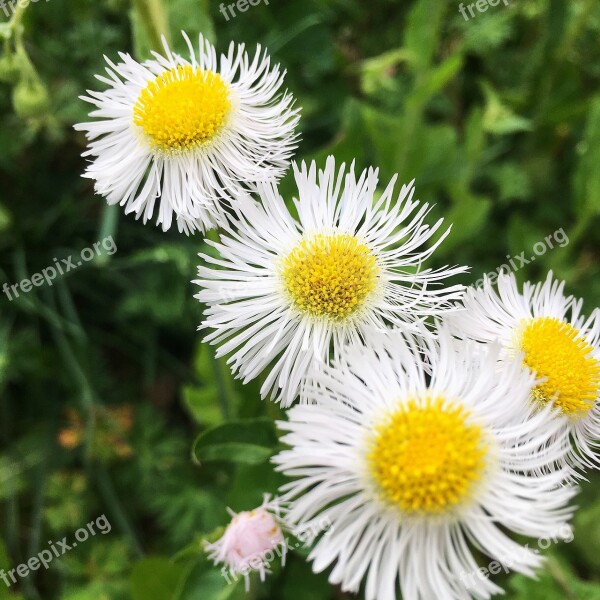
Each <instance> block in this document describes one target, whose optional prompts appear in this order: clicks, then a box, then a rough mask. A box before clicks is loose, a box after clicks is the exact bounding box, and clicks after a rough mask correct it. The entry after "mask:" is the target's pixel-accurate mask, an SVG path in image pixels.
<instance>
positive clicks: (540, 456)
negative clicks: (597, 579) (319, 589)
mask: <svg viewBox="0 0 600 600" xmlns="http://www.w3.org/2000/svg"><path fill="white" fill-rule="evenodd" d="M392 342H393V343H392ZM423 343H424V344H425V352H426V355H427V356H426V358H427V363H428V367H427V371H426V369H425V367H424V364H423V362H422V359H421V357H420V353H419V350H418V349H417V347H416V343H415V342H413V341H405V340H404V339H403V338H402V337H401V336H399V335H397V334H396V335H395V336H394V337H393V338H392V339H391V340H390V343H387V344H376V345H375V346H374V347H373V346H372V347H369V346H364V345H358V344H354V345H352V346H351V347H350V348H348V350H347V352H345V353H344V354H342V355H341V357H340V358H339V359H338V360H337V364H336V365H335V366H334V367H331V366H328V367H324V368H323V369H322V372H320V373H318V374H316V376H315V379H316V381H315V383H311V384H308V385H307V386H306V389H305V392H306V394H307V395H308V399H309V400H311V401H312V402H313V404H298V405H296V406H294V407H293V408H291V409H290V410H289V411H288V412H287V417H288V421H286V422H280V423H278V425H279V427H280V429H282V430H283V431H285V432H287V433H286V435H284V436H283V438H282V441H283V442H284V443H285V444H288V445H289V446H290V449H287V450H283V451H281V452H280V453H279V454H278V455H277V456H275V457H274V459H273V460H274V462H275V463H276V464H277V465H278V466H277V469H278V470H280V471H283V472H284V473H285V474H286V475H287V476H289V477H291V478H293V480H292V481H291V482H289V483H287V484H285V485H284V486H283V487H282V489H281V492H282V493H283V494H284V495H283V496H282V500H283V501H284V502H286V505H288V513H287V514H286V522H290V523H294V524H298V526H302V527H309V528H310V527H311V525H312V523H313V522H315V521H316V520H319V519H323V518H327V519H328V520H329V521H330V522H331V524H332V527H331V530H330V531H329V533H328V535H327V536H326V537H320V538H319V537H318V536H317V538H316V543H315V545H314V547H313V549H312V551H311V553H310V555H309V560H312V561H313V570H314V571H315V572H321V571H323V570H325V569H327V568H329V567H332V569H331V572H330V575H329V581H330V582H331V583H333V584H340V585H341V586H342V589H343V590H344V591H350V592H357V591H358V590H359V588H360V586H361V582H363V581H364V583H365V587H364V590H365V594H366V598H367V600H375V599H377V600H394V599H395V598H397V597H399V593H398V582H399V591H400V592H401V594H402V598H404V600H432V599H434V598H435V600H463V599H465V600H466V599H469V598H489V597H490V596H491V595H493V594H495V593H500V592H501V591H502V590H501V589H500V588H499V587H498V586H497V585H496V584H495V583H493V582H492V581H490V579H488V578H487V577H486V576H484V572H482V571H480V570H479V565H478V564H477V562H476V560H475V558H474V556H473V553H474V550H475V549H476V550H478V551H480V552H482V553H484V554H486V555H487V556H489V557H490V558H491V559H493V561H497V563H498V567H497V568H498V571H499V570H500V568H504V569H505V570H508V569H509V568H511V569H513V570H515V571H519V572H521V573H524V574H526V575H529V576H531V575H533V574H534V571H533V570H534V569H535V568H536V567H538V566H539V565H540V563H541V561H542V557H541V556H540V555H539V550H534V549H533V548H531V549H530V548H528V547H527V546H523V545H521V544H519V543H517V542H515V541H513V540H512V539H511V537H510V534H511V532H512V533H516V534H521V535H526V536H530V537H535V538H538V537H540V536H545V537H549V536H555V537H557V538H561V539H562V538H565V537H568V536H570V535H571V529H570V527H569V525H568V524H567V520H568V519H569V518H570V517H571V513H572V511H571V509H570V508H569V507H568V506H567V505H568V502H569V500H570V499H571V498H572V496H573V495H574V493H575V489H574V488H573V487H569V486H561V485H560V484H561V481H562V480H563V477H562V473H560V472H556V471H555V472H549V471H548V470H543V466H544V465H547V464H548V463H551V462H553V461H556V460H557V459H559V458H560V452H561V446H548V447H544V441H545V440H546V439H547V438H548V436H550V435H551V434H552V433H556V432H553V431H552V426H551V427H550V431H549V430H548V422H550V423H552V421H551V420H549V418H548V414H547V413H548V412H549V408H548V407H546V408H545V409H543V410H542V411H539V412H536V411H530V412H531V415H530V418H528V419H526V420H525V421H523V419H522V416H523V402H524V400H525V398H526V397H527V395H528V394H529V392H530V390H531V387H532V385H533V382H534V378H533V376H532V375H531V374H530V373H528V372H527V371H524V370H523V369H521V367H520V364H519V363H514V364H513V365H512V367H508V368H507V371H506V373H505V376H504V377H503V378H497V377H496V376H495V373H494V368H495V364H496V360H497V352H498V349H496V351H495V352H491V351H490V352H482V351H481V349H474V348H473V346H472V345H470V344H467V345H466V346H465V343H464V342H462V343H461V345H457V344H459V342H458V341H456V340H454V341H453V340H452V338H451V336H450V335H449V334H448V332H447V331H443V330H442V331H440V334H439V341H437V342H436V341H434V340H433V339H432V338H431V337H430V338H429V339H426V340H425V341H424V342H423ZM386 346H387V350H386V349H385V348H386ZM554 427H555V429H558V426H556V425H555V426H554ZM540 446H542V447H544V450H543V451H540V450H539V448H540ZM532 468H539V469H541V470H543V472H542V473H541V474H540V475H539V476H532V475H531V474H530V472H531V469H532ZM490 564H491V563H490ZM494 564H495V563H494ZM498 571H495V570H494V572H496V573H497V572H498Z"/></svg>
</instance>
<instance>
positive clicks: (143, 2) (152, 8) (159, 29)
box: [133, 0, 169, 50]
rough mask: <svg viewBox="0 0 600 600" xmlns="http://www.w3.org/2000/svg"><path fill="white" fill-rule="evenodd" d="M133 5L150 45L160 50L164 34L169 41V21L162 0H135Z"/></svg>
mask: <svg viewBox="0 0 600 600" xmlns="http://www.w3.org/2000/svg"><path fill="white" fill-rule="evenodd" d="M133 5H134V7H135V10H136V12H137V14H138V16H139V18H140V21H141V23H142V25H143V27H144V30H145V33H146V37H147V38H148V42H149V43H150V46H151V47H152V49H153V50H160V49H161V48H162V36H163V35H164V36H165V38H166V40H167V43H168V42H169V23H168V19H167V12H166V11H165V8H164V6H163V4H162V0H133Z"/></svg>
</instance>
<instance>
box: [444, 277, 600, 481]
mask: <svg viewBox="0 0 600 600" xmlns="http://www.w3.org/2000/svg"><path fill="white" fill-rule="evenodd" d="M564 286H565V284H564V282H559V281H557V280H555V279H554V278H553V276H552V273H551V272H550V273H549V274H548V277H547V279H546V281H545V282H544V283H543V284H542V283H538V284H536V285H532V284H531V283H526V284H525V285H524V286H523V292H522V293H521V292H519V289H518V286H517V281H516V278H515V276H514V274H511V275H506V274H501V275H500V276H499V277H498V286H497V291H496V290H495V289H494V287H493V286H492V284H491V282H490V280H489V279H486V280H485V282H484V284H483V286H482V287H480V288H477V289H470V290H469V291H468V293H467V294H466V295H465V298H464V308H465V309H466V310H464V311H459V312H456V313H454V314H453V315H452V318H451V319H449V320H448V323H449V325H450V326H451V327H452V330H453V332H454V334H455V335H457V336H460V337H468V338H471V339H474V340H477V341H479V342H496V341H497V342H499V343H500V344H501V345H502V346H503V348H504V350H505V356H507V357H509V358H510V357H512V356H513V355H515V354H517V353H522V356H523V358H522V361H523V365H525V366H526V367H528V368H529V369H531V370H532V371H533V372H534V373H535V374H536V375H537V377H538V379H539V380H540V382H539V384H538V385H536V387H535V388H534V389H533V392H532V393H531V395H530V396H529V398H528V402H529V403H531V404H532V405H533V406H545V405H546V404H552V405H553V407H554V408H555V412H554V416H555V419H556V420H557V422H558V423H560V424H561V425H562V428H563V429H564V430H565V431H567V432H569V433H570V434H571V438H572V440H573V442H574V448H573V449H572V450H571V452H569V453H568V454H567V456H566V460H567V462H568V464H569V465H571V466H572V467H573V468H574V469H575V470H576V472H575V473H574V474H573V475H574V476H577V471H579V470H581V469H584V468H586V467H595V468H597V467H598V466H599V465H600V456H599V455H598V448H599V447H600V312H599V311H598V309H596V310H594V311H593V312H592V314H591V315H590V317H589V318H586V317H584V316H583V315H582V314H581V308H582V304H583V300H576V299H574V298H573V296H565V295H564Z"/></svg>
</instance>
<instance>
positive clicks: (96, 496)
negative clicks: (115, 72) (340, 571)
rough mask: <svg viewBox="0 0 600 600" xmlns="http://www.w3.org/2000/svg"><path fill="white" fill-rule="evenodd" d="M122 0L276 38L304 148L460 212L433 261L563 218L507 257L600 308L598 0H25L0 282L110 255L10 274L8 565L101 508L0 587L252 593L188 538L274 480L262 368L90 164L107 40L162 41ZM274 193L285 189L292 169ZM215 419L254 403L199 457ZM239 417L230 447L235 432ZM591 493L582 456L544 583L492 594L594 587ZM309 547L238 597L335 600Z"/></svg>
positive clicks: (169, 249) (7, 89)
mask: <svg viewBox="0 0 600 600" xmlns="http://www.w3.org/2000/svg"><path fill="white" fill-rule="evenodd" d="M134 5H135V6H134ZM136 7H137V9H138V11H139V9H144V8H149V9H150V14H151V15H154V17H155V21H154V22H155V23H160V22H161V19H162V23H163V24H164V26H166V27H168V30H169V35H170V39H171V41H172V43H173V44H174V46H175V47H176V48H177V49H179V50H180V51H182V52H183V51H184V49H185V46H184V45H183V43H182V40H181V37H180V36H179V34H178V32H179V30H181V29H185V30H186V31H187V32H188V33H189V34H190V36H191V37H195V35H196V34H197V32H198V31H202V32H204V33H205V35H207V36H208V38H209V39H211V40H212V41H214V42H215V43H216V44H217V47H218V49H220V50H226V48H227V46H228V44H229V41H230V40H235V41H244V42H247V43H248V44H249V47H250V48H253V47H254V45H255V44H256V43H257V42H258V43H261V44H263V45H266V46H267V47H268V48H269V50H270V52H271V54H272V57H273V60H274V61H275V62H280V63H281V64H282V65H283V66H284V67H285V68H286V69H287V70H288V74H287V77H286V86H287V88H288V89H289V90H290V91H291V92H293V94H294V95H295V96H296V98H297V102H298V105H299V106H301V107H302V120H301V132H302V138H303V139H302V143H301V146H300V149H299V153H298V158H302V159H313V158H315V159H316V160H318V161H320V163H321V164H323V161H324V157H325V156H326V155H327V154H329V153H333V154H335V156H336V157H337V159H338V160H339V161H341V160H346V161H351V160H353V159H355V160H356V165H357V167H358V168H359V169H362V168H364V167H366V166H369V165H377V166H379V167H380V172H381V177H382V180H383V182H384V183H387V180H388V179H389V178H390V177H391V176H392V175H393V174H394V173H396V172H398V173H400V180H401V181H403V182H408V181H410V180H411V179H413V178H416V182H417V183H416V185H417V194H418V196H419V197H420V198H421V199H422V200H426V201H431V202H433V203H435V204H436V208H435V209H434V214H433V215H432V219H433V218H435V217H438V216H444V217H445V218H447V220H448V222H452V223H454V227H453V232H452V235H451V236H450V237H449V238H448V239H447V240H446V242H445V243H444V245H443V246H442V247H441V248H440V250H439V251H438V252H437V254H436V255H435V257H434V259H433V261H432V266H441V265H444V264H468V265H470V266H471V273H470V274H469V275H468V276H466V277H464V278H463V279H464V282H465V283H473V282H475V281H476V280H477V279H479V278H480V277H481V276H482V275H483V273H485V272H489V271H492V270H494V269H496V268H497V267H498V266H499V265H501V264H503V263H506V256H507V255H508V256H511V257H513V256H516V255H520V254H521V253H522V252H523V251H525V253H526V254H525V256H526V257H530V256H532V255H533V253H532V249H533V247H534V245H535V244H536V243H537V242H543V241H544V239H545V238H546V236H548V235H553V233H554V232H555V231H557V230H561V229H562V231H563V232H564V233H565V234H566V235H567V237H568V240H569V243H568V244H562V247H561V246H560V245H559V246H557V245H556V244H554V246H555V247H554V248H552V249H548V248H547V249H546V250H545V251H544V252H543V253H541V255H540V256H537V257H536V260H535V261H533V262H531V263H530V264H528V265H526V266H525V267H523V268H522V269H520V270H519V271H518V272H517V277H518V278H519V280H521V281H523V280H525V279H539V278H544V277H545V274H546V272H547V271H548V269H553V270H554V271H555V273H556V274H557V275H558V276H559V277H560V278H563V279H565V280H566V281H567V286H568V290H569V292H571V293H575V294H577V295H579V296H582V297H584V298H585V304H584V308H585V310H586V311H587V312H589V311H591V310H592V309H593V308H594V307H595V306H597V305H598V304H600V279H599V278H598V271H599V268H600V265H599V262H598V252H599V246H598V243H599V240H600V233H599V231H598V223H599V221H598V214H599V213H600V87H599V83H600V45H599V41H598V40H599V36H600V3H598V2H597V0H570V1H569V2H565V1H564V0H531V1H526V0H521V1H518V0H513V1H511V2H510V5H509V6H505V5H504V3H502V2H501V3H500V4H499V5H498V6H495V7H489V8H488V10H487V11H486V12H483V13H480V12H477V11H476V12H475V16H474V17H473V18H471V19H469V20H465V19H464V18H463V17H462V16H461V15H460V13H459V10H458V2H454V1H452V2H448V1H445V0H418V1H406V2H399V1H391V0H387V1H386V0H370V1H369V2H364V1H361V0H323V1H320V2H317V1H316V0H314V1H310V0H303V1H302V2H299V1H294V2H292V1H290V0H271V1H270V2H269V4H268V5H267V4H266V2H261V3H260V4H259V5H258V6H256V7H250V8H249V9H248V10H247V11H246V12H238V13H237V15H236V17H235V18H230V19H229V20H228V21H227V20H226V19H225V18H224V17H223V15H222V14H221V13H220V12H219V6H218V3H216V2H212V3H210V4H209V3H208V2H203V1H201V0H163V4H162V5H161V3H160V0H136V1H135V2H134V3H133V4H130V3H129V2H128V0H48V1H43V0H39V1H38V2H37V3H35V4H31V5H30V6H29V7H28V8H27V9H26V10H25V12H24V13H23V19H22V24H23V26H24V30H23V42H24V46H23V48H24V50H25V51H26V53H27V55H28V57H29V60H30V61H31V63H30V64H29V63H28V64H26V65H21V67H20V69H21V70H20V71H19V72H18V73H16V74H17V75H20V79H19V82H18V83H17V82H16V81H15V80H14V78H13V80H12V81H10V79H11V77H10V76H11V72H10V71H11V67H10V66H7V63H6V61H7V60H9V59H7V58H6V57H7V56H9V55H10V53H11V44H12V41H10V40H8V39H5V40H4V42H2V46H3V47H4V55H3V59H2V60H3V62H2V63H1V64H0V76H1V77H2V79H3V80H4V81H3V82H2V83H0V109H1V111H2V121H1V128H0V176H1V185H0V285H1V284H3V283H5V282H7V283H9V284H12V283H17V282H19V281H21V280H22V279H23V278H25V277H29V276H31V275H32V274H33V273H36V272H39V271H41V270H42V269H43V268H45V267H47V266H49V265H51V264H52V262H53V260H54V258H61V257H63V258H64V257H67V256H69V255H74V256H77V255H78V254H79V253H80V252H81V250H82V249H84V248H88V247H91V246H92V244H93V243H94V242H96V241H97V240H102V239H104V238H105V237H106V236H109V235H111V236H113V239H114V240H115V242H116V245H117V248H118V250H117V252H116V253H115V254H114V255H112V256H108V255H106V254H104V255H103V256H100V257H97V258H96V259H94V260H93V261H91V262H89V263H86V264H85V265H84V266H81V267H80V268H78V269H76V270H74V271H71V272H69V273H67V274H66V275H65V276H64V277H62V278H57V279H56V280H55V282H54V285H52V286H42V287H39V288H35V289H34V290H32V291H31V292H29V293H27V294H21V296H20V297H19V298H18V299H15V300H13V301H10V302H9V301H8V299H7V298H6V296H5V295H4V294H0V441H1V444H2V446H1V451H0V533H1V539H2V542H1V543H0V568H4V569H7V568H9V569H10V568H14V567H16V566H17V565H18V564H19V563H21V562H24V561H26V560H27V559H28V558H29V557H30V556H33V555H34V554H37V553H38V552H39V551H40V550H41V549H43V548H46V547H47V542H48V541H52V540H60V539H62V537H63V536H65V535H67V536H69V537H70V538H72V536H73V534H74V532H75V531H76V530H77V529H78V528H80V527H82V526H85V524H86V523H87V522H89V521H90V520H92V519H95V518H96V517H98V516H99V515H101V514H106V516H107V518H108V519H109V520H110V522H111V524H112V530H111V532H110V533H108V534H106V535H96V536H95V537H91V538H90V539H89V540H88V541H87V542H85V543H82V544H79V545H78V547H77V548H76V549H74V550H72V551H71V552H69V553H68V554H66V555H65V556H63V557H61V558H60V559H56V560H55V561H54V562H53V563H52V565H51V566H50V568H49V569H48V570H47V571H46V570H40V571H38V572H37V573H35V574H33V575H30V576H29V577H27V578H25V579H22V580H21V582H20V585H19V586H13V587H12V588H11V589H10V591H9V590H8V589H6V586H4V585H3V584H2V583H1V582H0V599H4V598H10V599H12V600H16V599H18V598H27V599H30V598H31V599H36V598H43V599H44V600H46V599H48V600H53V599H57V598H61V599H65V600H88V599H89V600H104V599H115V600H117V599H125V598H132V599H134V600H193V599H199V600H200V599H202V600H217V599H218V600H225V599H227V598H239V597H242V596H243V595H244V594H243V585H231V586H227V585H226V583H225V581H224V579H223V578H222V577H221V576H220V575H219V573H218V571H217V570H216V569H213V568H211V567H210V566H209V565H208V564H207V562H206V560H205V559H203V557H202V554H201V552H200V540H201V539H202V538H203V537H204V536H207V535H208V536H211V535H212V536H213V537H214V536H216V535H218V531H216V528H218V527H219V526H222V525H224V524H226V523H227V519H228V517H227V513H226V511H225V507H226V506H231V507H232V508H233V509H234V510H244V509H250V508H253V507H254V506H255V505H257V504H259V503H260V501H261V498H262V493H263V492H264V491H274V490H275V489H276V488H277V485H278V483H279V479H278V477H277V476H275V475H274V474H273V473H272V470H271V468H270V466H269V463H268V461H267V459H268V456H269V454H270V453H272V452H273V448H274V446H275V444H276V440H275V438H274V433H273V430H272V425H271V424H270V423H271V421H272V418H273V417H277V416H280V411H279V409H278V408H277V407H276V406H274V405H272V404H269V403H266V402H264V403H263V402H261V401H260V400H259V396H258V388H259V384H260V382H255V383H252V384H250V385H248V386H241V385H240V384H239V382H236V381H234V380H233V379H232V378H231V376H230V375H229V372H228V370H227V367H226V365H225V364H224V362H223V361H220V360H215V359H214V355H213V352H212V349H211V348H209V347H207V346H202V345H201V343H200V334H199V333H197V332H196V327H197V325H198V324H199V323H200V321H201V314H202V307H201V306H200V305H199V304H198V302H196V301H195V300H194V299H193V297H192V296H193V294H194V293H195V289H194V286H193V285H192V284H191V283H190V281H191V280H192V279H193V278H194V276H195V269H196V264H197V260H198V259H197V253H198V252H200V251H203V250H205V247H204V244H203V240H202V237H201V236H195V237H193V238H186V237H185V236H182V235H179V234H178V233H177V232H176V231H169V232H168V233H163V232H162V231H160V230H159V229H158V228H156V227H155V226H154V225H153V224H152V225H151V224H149V225H147V226H145V227H144V226H143V225H142V224H141V223H140V222H136V221H135V220H134V218H133V217H132V216H124V215H123V214H121V213H120V211H119V210H115V209H108V208H107V207H106V206H105V202H104V200H103V199H102V198H101V197H97V196H95V195H94V193H93V188H92V185H91V183H90V182H89V181H88V180H85V179H82V178H81V177H80V174H81V173H82V171H83V169H84V166H85V162H84V160H83V159H82V158H81V157H80V153H81V152H82V151H83V149H84V147H85V140H84V138H83V136H82V135H81V134H79V133H76V132H75V131H74V130H73V128H72V125H73V124H74V123H76V122H80V121H84V120H87V115H86V113H87V110H88V107H87V105H86V104H85V103H84V102H82V101H80V100H78V95H80V94H82V93H84V92H85V89H90V88H91V89H99V87H101V84H99V82H97V81H96V80H95V79H94V74H95V73H101V72H102V71H103V68H104V65H103V55H104V54H106V55H107V56H108V57H110V58H111V59H113V60H116V59H117V53H118V52H119V51H127V52H131V53H133V54H135V55H136V57H138V58H144V57H146V56H148V48H149V47H150V46H151V45H152V44H156V40H155V36H153V35H152V32H151V31H150V30H149V29H148V28H147V27H146V21H144V20H143V19H141V18H140V13H139V12H137V11H136ZM159 9H160V10H159ZM152 11H154V12H152ZM1 16H2V12H0V17H1ZM0 35H2V36H4V37H6V36H8V29H7V26H6V24H3V25H1V26H0ZM7 50H8V54H7ZM12 75H15V73H14V72H13V73H12ZM25 84H26V85H25ZM44 90H45V91H44ZM44 94H47V99H48V101H47V103H46V102H45V100H44ZM13 97H15V98H14V99H13ZM282 190H283V194H284V196H285V197H286V198H291V197H292V196H293V194H294V187H293V182H292V181H290V178H289V177H286V179H285V180H284V182H283V184H282ZM561 239H563V238H561ZM538 248H539V246H538ZM265 416H268V417H269V419H266V420H265V419H263V417H265ZM231 419H235V420H240V419H243V420H245V421H243V423H242V424H234V425H232V426H231V428H230V430H228V431H226V432H225V434H224V441H223V440H221V442H220V444H219V445H217V446H215V445H214V443H213V442H214V441H215V440H214V439H211V437H210V435H211V434H209V436H208V438H207V437H203V438H201V440H200V442H199V444H198V446H196V448H195V455H194V457H193V458H192V447H193V443H194V439H195V438H196V436H197V435H198V434H199V433H201V432H202V431H204V430H207V429H209V428H211V427H214V426H217V425H219V424H221V423H223V422H224V421H226V420H231ZM248 420H250V421H248ZM240 430H242V431H243V433H241V434H240ZM228 435H230V437H229V438H228V437H227V436H228ZM240 435H244V436H246V437H245V438H244V439H246V442H245V445H244V446H243V448H242V450H241V451H239V448H235V447H234V448H231V446H229V445H228V444H227V441H228V440H229V439H231V438H237V439H239V436H240ZM215 458H221V459H223V460H214V459H215ZM199 459H200V460H199ZM599 490H600V480H599V479H598V477H597V476H595V475H594V476H590V482H586V483H584V485H583V486H582V493H581V495H580V496H579V498H578V503H579V504H580V506H581V509H580V511H579V512H578V515H577V518H576V521H575V524H576V537H575V540H574V541H572V542H571V543H569V544H562V545H559V546H553V547H552V548H551V549H550V551H549V552H548V553H549V554H550V555H551V559H550V561H549V563H548V567H547V568H546V570H545V571H543V573H542V574H541V579H540V581H539V582H533V581H529V580H526V579H524V578H522V577H520V576H515V577H506V576H504V577H499V578H498V581H500V582H501V584H502V585H505V586H506V587H507V590H508V593H507V598H509V599H510V600H525V599H528V600H536V599H544V600H554V599H557V600H558V599H561V600H562V599H564V598H567V599H568V600H577V599H580V600H594V599H595V598H600V498H598V491H599ZM533 544H535V541H534V542H533ZM305 554H306V553H305V552H304V551H302V550H298V551H296V550H294V551H292V552H291V555H290V557H289V559H288V564H287V567H286V568H285V569H284V570H280V569H279V568H278V567H275V568H274V571H275V572H274V573H273V575H272V576H271V577H269V578H268V579H267V582H266V583H265V584H260V583H258V582H257V581H253V585H252V591H251V593H250V595H249V596H248V597H249V598H272V599H278V600H279V599H281V598H284V599H286V600H288V599H289V600H305V599H306V600H309V599H310V600H319V599H323V600H325V599H334V598H344V597H349V596H345V595H344V594H342V593H341V592H340V591H339V590H338V589H336V588H333V587H330V586H328V585H327V583H326V577H325V576H314V575H312V574H311V572H310V569H309V567H308V566H307V565H306V563H305V561H304V556H305ZM482 564H485V562H482ZM423 569H424V572H427V567H426V566H424V567H423ZM432 600H433V599H432Z"/></svg>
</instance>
